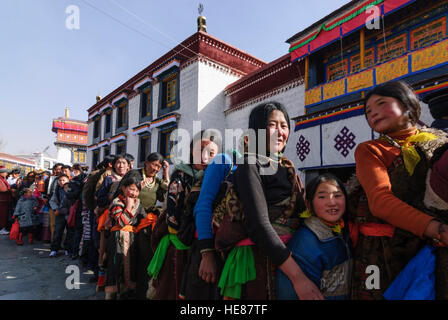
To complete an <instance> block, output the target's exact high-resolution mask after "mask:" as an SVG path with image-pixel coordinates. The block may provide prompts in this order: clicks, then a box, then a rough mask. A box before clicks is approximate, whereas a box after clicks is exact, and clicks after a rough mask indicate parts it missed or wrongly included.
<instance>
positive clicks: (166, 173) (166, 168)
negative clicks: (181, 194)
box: [162, 160, 170, 181]
mask: <svg viewBox="0 0 448 320" xmlns="http://www.w3.org/2000/svg"><path fill="white" fill-rule="evenodd" d="M162 168H163V178H164V179H165V180H167V181H168V180H169V176H170V164H169V162H168V161H166V160H163V165H162Z"/></svg>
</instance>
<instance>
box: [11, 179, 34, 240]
mask: <svg viewBox="0 0 448 320" xmlns="http://www.w3.org/2000/svg"><path fill="white" fill-rule="evenodd" d="M38 207H39V202H38V201H37V199H36V198H35V197H34V196H33V191H32V190H31V189H30V188H25V189H23V195H22V196H21V197H20V199H19V201H18V202H17V206H16V209H15V211H14V215H13V218H17V219H18V221H19V226H20V229H19V236H18V237H17V240H16V243H17V245H19V246H21V245H23V241H22V236H23V234H24V233H26V234H28V243H29V244H32V243H33V233H34V231H35V227H36V225H37V224H38V222H39V217H38V215H37V209H38Z"/></svg>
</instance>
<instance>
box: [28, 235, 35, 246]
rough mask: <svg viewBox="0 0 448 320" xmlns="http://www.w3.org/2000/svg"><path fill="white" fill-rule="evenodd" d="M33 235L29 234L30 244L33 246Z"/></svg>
mask: <svg viewBox="0 0 448 320" xmlns="http://www.w3.org/2000/svg"><path fill="white" fill-rule="evenodd" d="M33 242H34V241H33V234H32V233H31V232H30V233H28V244H33Z"/></svg>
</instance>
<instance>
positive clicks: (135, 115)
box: [126, 94, 140, 167]
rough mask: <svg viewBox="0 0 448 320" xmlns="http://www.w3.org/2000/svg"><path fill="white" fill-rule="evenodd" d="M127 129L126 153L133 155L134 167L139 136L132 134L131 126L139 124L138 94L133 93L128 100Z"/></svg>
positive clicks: (136, 161) (136, 160)
mask: <svg viewBox="0 0 448 320" xmlns="http://www.w3.org/2000/svg"><path fill="white" fill-rule="evenodd" d="M128 112H129V119H128V130H127V133H126V134H127V141H126V153H129V154H131V155H133V156H134V158H135V161H134V167H136V166H137V163H138V140H139V136H138V135H134V134H133V128H135V127H136V126H138V125H139V117H140V94H137V95H135V96H134V97H132V98H131V99H130V100H129V101H128Z"/></svg>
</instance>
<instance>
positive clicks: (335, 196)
mask: <svg viewBox="0 0 448 320" xmlns="http://www.w3.org/2000/svg"><path fill="white" fill-rule="evenodd" d="M312 201H313V211H314V214H315V215H316V216H318V217H319V218H321V219H322V220H325V221H327V222H330V223H334V222H337V221H338V220H339V219H340V218H341V217H342V215H343V214H344V212H345V196H344V193H343V192H342V191H341V189H340V188H339V187H338V186H337V184H336V182H334V181H326V182H322V183H321V184H320V185H319V186H318V187H317V189H316V193H315V194H314V197H313V200H312Z"/></svg>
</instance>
